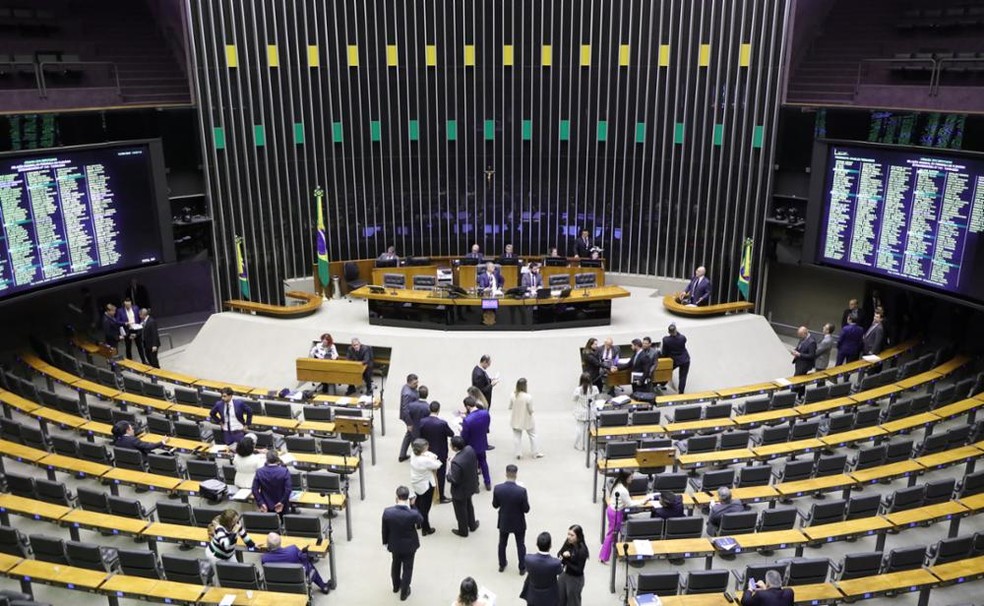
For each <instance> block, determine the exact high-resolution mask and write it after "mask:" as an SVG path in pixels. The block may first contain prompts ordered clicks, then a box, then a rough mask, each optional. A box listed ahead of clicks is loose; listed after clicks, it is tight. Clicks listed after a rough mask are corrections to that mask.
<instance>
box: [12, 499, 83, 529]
mask: <svg viewBox="0 0 984 606" xmlns="http://www.w3.org/2000/svg"><path fill="white" fill-rule="evenodd" d="M71 511H72V508H71V507H65V506H64V505H56V504H54V503H44V502H42V501H37V500H34V499H25V498H24V497H18V496H16V495H12V494H0V513H2V514H3V517H4V518H5V520H6V518H7V517H8V516H7V514H10V513H14V514H17V515H20V516H27V517H29V518H32V519H34V520H45V521H48V522H57V521H58V520H60V519H62V518H63V517H64V516H65V515H66V514H68V513H69V512H71ZM9 525H10V522H9V521H4V526H9Z"/></svg>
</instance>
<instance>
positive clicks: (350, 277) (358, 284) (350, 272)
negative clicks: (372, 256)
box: [342, 261, 366, 292]
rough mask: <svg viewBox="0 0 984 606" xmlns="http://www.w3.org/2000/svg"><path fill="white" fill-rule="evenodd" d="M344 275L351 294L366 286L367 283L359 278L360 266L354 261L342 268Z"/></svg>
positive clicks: (347, 262)
mask: <svg viewBox="0 0 984 606" xmlns="http://www.w3.org/2000/svg"><path fill="white" fill-rule="evenodd" d="M342 275H343V276H344V277H345V284H346V285H347V286H348V289H349V292H351V291H353V290H355V289H357V288H362V287H363V286H365V285H366V281H365V280H363V279H362V278H360V277H359V266H358V265H356V264H355V262H354V261H346V262H345V265H343V266H342Z"/></svg>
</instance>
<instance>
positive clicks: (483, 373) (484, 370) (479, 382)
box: [471, 354, 499, 412]
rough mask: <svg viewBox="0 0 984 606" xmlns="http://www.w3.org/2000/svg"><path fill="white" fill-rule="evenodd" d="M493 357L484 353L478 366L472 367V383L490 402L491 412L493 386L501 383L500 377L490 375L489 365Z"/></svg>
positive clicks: (490, 408)
mask: <svg viewBox="0 0 984 606" xmlns="http://www.w3.org/2000/svg"><path fill="white" fill-rule="evenodd" d="M491 364H492V358H491V356H489V355H488V354H485V355H483V356H482V357H481V358H480V359H479V361H478V366H476V367H475V368H473V369H472V375H471V384H472V387H475V388H476V389H478V391H480V392H482V395H483V396H485V401H486V402H488V403H489V412H492V388H493V387H495V386H496V385H498V384H499V379H498V378H495V379H493V378H492V377H490V376H489V366H490V365H491Z"/></svg>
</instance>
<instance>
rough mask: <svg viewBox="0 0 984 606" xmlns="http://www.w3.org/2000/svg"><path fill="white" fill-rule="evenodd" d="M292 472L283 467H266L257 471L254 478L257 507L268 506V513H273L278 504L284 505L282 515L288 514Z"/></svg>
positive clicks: (254, 495) (254, 496) (254, 497)
mask: <svg viewBox="0 0 984 606" xmlns="http://www.w3.org/2000/svg"><path fill="white" fill-rule="evenodd" d="M290 491H291V482H290V472H289V471H287V468H286V467H284V466H282V465H264V466H263V467H260V468H259V469H257V470H256V475H255V476H253V499H255V500H256V506H257V507H259V506H260V505H266V508H267V511H269V512H272V511H273V510H274V508H275V507H276V506H277V503H283V504H284V509H283V512H282V513H288V512H287V505H288V503H289V502H290Z"/></svg>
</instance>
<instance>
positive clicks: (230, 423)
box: [222, 399, 243, 431]
mask: <svg viewBox="0 0 984 606" xmlns="http://www.w3.org/2000/svg"><path fill="white" fill-rule="evenodd" d="M235 403H236V400H235V399H232V400H229V402H228V403H227V404H226V407H225V413H223V414H224V415H225V418H224V419H222V420H223V421H224V423H223V425H225V427H224V428H223V429H228V430H229V431H241V430H242V429H243V424H242V423H240V422H239V419H237V418H236V406H235Z"/></svg>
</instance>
